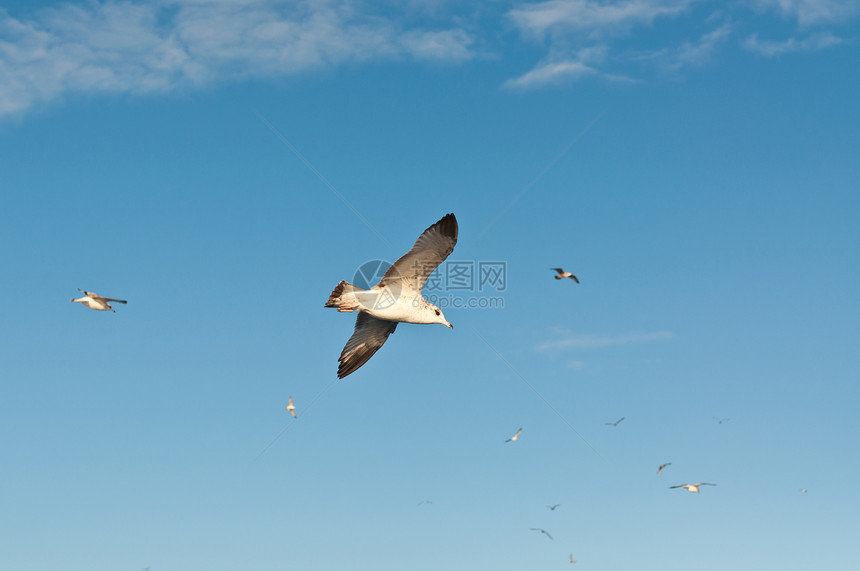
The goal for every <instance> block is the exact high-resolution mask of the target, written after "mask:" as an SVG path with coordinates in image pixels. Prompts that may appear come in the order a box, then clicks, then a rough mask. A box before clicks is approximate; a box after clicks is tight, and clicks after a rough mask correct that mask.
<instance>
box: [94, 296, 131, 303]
mask: <svg viewBox="0 0 860 571" xmlns="http://www.w3.org/2000/svg"><path fill="white" fill-rule="evenodd" d="M99 299H103V300H105V301H115V302H117V303H128V302H127V301H126V300H124V299H114V298H112V297H101V298H99Z"/></svg>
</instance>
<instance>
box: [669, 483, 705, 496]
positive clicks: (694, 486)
mask: <svg viewBox="0 0 860 571" xmlns="http://www.w3.org/2000/svg"><path fill="white" fill-rule="evenodd" d="M699 486H716V484H708V483H707V482H699V483H698V484H678V485H677V486H669V489H670V490H671V489H672V488H687V491H688V492H693V493H694V494H698V493H699Z"/></svg>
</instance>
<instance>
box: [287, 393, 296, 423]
mask: <svg viewBox="0 0 860 571" xmlns="http://www.w3.org/2000/svg"><path fill="white" fill-rule="evenodd" d="M286 410H288V411H290V414H292V415H293V418H295V417H296V405H294V404H293V397H290V402H289V403H288V404H287V406H286Z"/></svg>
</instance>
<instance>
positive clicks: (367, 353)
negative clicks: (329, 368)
mask: <svg viewBox="0 0 860 571" xmlns="http://www.w3.org/2000/svg"><path fill="white" fill-rule="evenodd" d="M396 327H397V322H396V321H386V320H385V319H377V318H376V317H373V316H372V315H370V314H369V313H365V312H363V311H362V312H360V313H359V314H358V317H356V319H355V331H353V333H352V337H350V338H349V341H347V342H346V345H345V346H344V348H343V351H342V352H341V354H340V359H338V362H340V365H339V366H338V368H337V378H338V379H342V378H344V377H345V376H347V375H349V374H350V373H354V372H355V371H356V370H357V369H358V368H359V367H361V366H362V365H364V364H365V363H367V361H368V360H369V359H370V358H371V357H373V354H374V353H376V352H377V351H379V348H380V347H382V345H383V343H385V340H386V339H388V336H389V335H391V334H392V333H394V329H395V328H396Z"/></svg>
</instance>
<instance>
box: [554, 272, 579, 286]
mask: <svg viewBox="0 0 860 571" xmlns="http://www.w3.org/2000/svg"><path fill="white" fill-rule="evenodd" d="M550 269H551V270H555V271H556V272H558V275H557V276H555V279H557V280H561V279H564V278H570V279H572V280H573V281H575V282H576V283H579V280H578V279H576V276H575V275H573V274H572V273H570V272H566V271H564V270H563V269H561V268H550Z"/></svg>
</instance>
